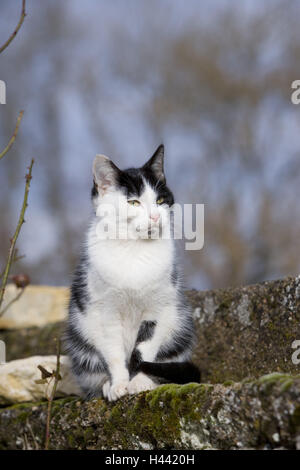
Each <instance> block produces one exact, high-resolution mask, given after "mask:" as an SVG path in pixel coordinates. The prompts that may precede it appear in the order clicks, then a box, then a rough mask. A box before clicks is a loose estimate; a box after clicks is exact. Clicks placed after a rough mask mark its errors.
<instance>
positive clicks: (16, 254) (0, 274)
mask: <svg viewBox="0 0 300 470" xmlns="http://www.w3.org/2000/svg"><path fill="white" fill-rule="evenodd" d="M25 257H26V255H18V248H16V249H15V251H14V257H13V259H12V260H11V264H13V263H16V262H17V261H20V260H21V259H23V258H25ZM4 272H5V268H4V269H3V271H1V273H0V279H2V278H3V276H4Z"/></svg>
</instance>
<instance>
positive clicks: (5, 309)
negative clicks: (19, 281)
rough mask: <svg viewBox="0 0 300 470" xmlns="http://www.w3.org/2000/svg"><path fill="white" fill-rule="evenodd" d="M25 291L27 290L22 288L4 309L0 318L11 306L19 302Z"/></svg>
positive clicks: (0, 313)
mask: <svg viewBox="0 0 300 470" xmlns="http://www.w3.org/2000/svg"><path fill="white" fill-rule="evenodd" d="M24 290H25V287H21V289H20V290H19V292H18V293H17V295H16V296H15V297H14V298H13V299H12V300H11V301H10V302H8V304H7V305H6V306H5V307H4V309H3V310H2V311H1V312H0V317H2V316H3V315H4V314H5V312H7V310H8V309H9V308H10V306H11V305H12V304H13V303H14V302H17V300H19V298H20V297H21V296H22V295H23V293H24Z"/></svg>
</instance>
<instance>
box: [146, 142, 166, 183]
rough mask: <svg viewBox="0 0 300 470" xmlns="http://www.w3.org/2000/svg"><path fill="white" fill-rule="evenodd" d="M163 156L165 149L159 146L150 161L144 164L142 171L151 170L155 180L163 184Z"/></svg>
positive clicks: (164, 179)
mask: <svg viewBox="0 0 300 470" xmlns="http://www.w3.org/2000/svg"><path fill="white" fill-rule="evenodd" d="M164 155H165V147H164V146H163V145H160V146H159V147H158V148H157V149H156V150H155V152H154V154H153V155H152V157H151V158H150V160H148V161H147V163H145V165H144V166H143V169H145V170H148V169H150V170H152V171H153V173H154V174H155V176H156V178H158V179H159V180H161V181H163V182H165V181H166V178H165V173H164Z"/></svg>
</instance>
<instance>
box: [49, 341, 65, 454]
mask: <svg viewBox="0 0 300 470" xmlns="http://www.w3.org/2000/svg"><path fill="white" fill-rule="evenodd" d="M59 372H60V341H59V340H57V353H56V370H55V371H54V372H53V377H54V385H53V388H52V392H51V394H50V397H49V398H48V409H47V422H46V439H45V450H49V442H50V424H51V412H52V402H53V400H54V397H55V393H56V389H57V385H58V382H59V381H60V380H61V376H60V374H59Z"/></svg>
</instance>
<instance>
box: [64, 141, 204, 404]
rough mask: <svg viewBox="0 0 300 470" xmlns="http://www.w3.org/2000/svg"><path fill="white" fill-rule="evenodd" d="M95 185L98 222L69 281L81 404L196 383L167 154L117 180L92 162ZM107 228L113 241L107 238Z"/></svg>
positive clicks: (112, 168)
mask: <svg viewBox="0 0 300 470" xmlns="http://www.w3.org/2000/svg"><path fill="white" fill-rule="evenodd" d="M93 176H94V184H93V188H92V201H93V205H94V209H95V216H94V217H93V219H92V220H91V224H90V227H89V230H88V233H87V237H86V241H85V244H84V249H83V250H82V254H81V259H80V262H79V265H78V267H77V269H76V271H75V274H74V279H73V283H72V287H71V298H70V304H69V316H68V321H67V328H66V333H65V344H66V350H67V352H68V355H69V357H70V360H71V364H72V370H73V373H74V374H75V377H76V378H77V381H78V384H79V386H80V388H81V390H82V393H83V395H84V397H86V398H87V399H90V398H94V397H99V396H102V397H104V398H106V399H108V400H109V401H114V400H117V399H119V398H120V397H122V396H123V395H126V394H135V393H139V392H141V391H145V390H153V389H154V388H155V387H157V385H158V384H161V383H169V382H172V383H187V382H199V381H200V372H199V371H198V369H197V368H196V366H194V365H193V364H192V363H191V362H190V357H191V352H192V348H193V344H194V341H195V333H194V331H195V330H194V324H193V318H192V312H191V309H190V308H189V306H188V304H187V303H186V301H185V298H184V295H183V292H182V288H181V281H180V276H179V272H178V269H177V265H176V258H175V247H174V240H173V239H172V237H171V223H170V211H171V207H172V205H173V204H174V196H173V194H172V192H171V191H170V189H169V188H168V186H167V184H166V178H165V174H164V146H163V145H160V146H159V147H158V149H157V150H156V151H155V153H154V154H153V156H152V157H151V158H150V159H149V160H148V161H147V163H145V165H144V166H142V167H141V168H130V169H127V170H123V171H122V170H120V169H119V168H118V167H117V166H116V165H115V164H114V163H113V162H112V161H111V160H110V159H109V158H107V157H105V156H104V155H97V156H96V158H95V160H94V164H93ZM103 208H105V209H107V213H106V217H104V215H103V210H102V209H103ZM103 220H105V221H106V228H105V227H104V225H103V224H102V222H103ZM110 222H111V225H114V224H115V225H116V226H117V229H118V236H117V237H111V236H109V235H108V232H107V223H108V225H109V223H110Z"/></svg>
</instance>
